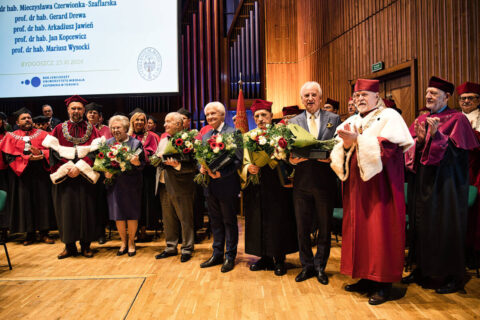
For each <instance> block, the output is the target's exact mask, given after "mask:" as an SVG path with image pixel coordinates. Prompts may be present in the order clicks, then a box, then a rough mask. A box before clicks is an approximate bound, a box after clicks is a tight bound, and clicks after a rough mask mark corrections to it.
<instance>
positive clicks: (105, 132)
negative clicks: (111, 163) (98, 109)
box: [97, 125, 113, 140]
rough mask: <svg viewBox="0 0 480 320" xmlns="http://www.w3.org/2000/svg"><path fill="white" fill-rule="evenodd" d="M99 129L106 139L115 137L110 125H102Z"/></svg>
mask: <svg viewBox="0 0 480 320" xmlns="http://www.w3.org/2000/svg"><path fill="white" fill-rule="evenodd" d="M97 130H98V133H99V134H100V136H102V137H105V139H106V140H108V139H110V138H113V136H112V133H111V132H110V128H109V127H108V126H105V125H100V126H99V127H98V128H97Z"/></svg>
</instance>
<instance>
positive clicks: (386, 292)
mask: <svg viewBox="0 0 480 320" xmlns="http://www.w3.org/2000/svg"><path fill="white" fill-rule="evenodd" d="M379 285H380V286H382V288H380V289H379V290H378V291H377V292H375V293H374V294H373V295H372V296H371V297H370V298H369V299H368V303H369V304H370V305H372V306H377V305H379V304H382V303H385V302H387V301H388V300H389V298H390V290H391V288H392V285H391V284H379Z"/></svg>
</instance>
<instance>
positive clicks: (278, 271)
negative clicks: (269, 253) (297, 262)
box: [273, 261, 287, 276]
mask: <svg viewBox="0 0 480 320" xmlns="http://www.w3.org/2000/svg"><path fill="white" fill-rule="evenodd" d="M273 273H274V274H275V275H276V276H283V275H284V274H286V273H287V267H286V266H285V262H283V261H282V262H277V263H275V270H274V271H273Z"/></svg>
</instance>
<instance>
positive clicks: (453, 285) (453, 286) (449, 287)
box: [435, 280, 466, 294]
mask: <svg viewBox="0 0 480 320" xmlns="http://www.w3.org/2000/svg"><path fill="white" fill-rule="evenodd" d="M458 291H459V292H461V293H466V292H465V289H464V288H463V286H462V284H461V283H460V282H459V281H455V280H452V281H450V282H448V283H447V284H446V285H444V286H442V287H440V288H438V289H435V292H436V293H438V294H448V293H455V292H458Z"/></svg>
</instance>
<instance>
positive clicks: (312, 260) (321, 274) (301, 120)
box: [289, 82, 341, 285]
mask: <svg viewBox="0 0 480 320" xmlns="http://www.w3.org/2000/svg"><path fill="white" fill-rule="evenodd" d="M300 96H301V99H302V103H303V105H304V106H305V109H306V110H305V111H304V112H302V113H301V114H299V115H297V116H296V117H294V118H292V119H291V120H289V123H294V124H297V125H299V126H301V127H302V128H304V129H306V130H308V131H309V132H310V133H311V134H312V135H313V136H315V137H317V139H319V140H328V139H331V138H333V135H334V133H335V129H336V128H337V126H338V125H339V124H340V123H341V121H340V117H339V116H338V115H336V114H334V113H331V112H327V111H323V110H320V104H321V102H322V89H321V87H320V85H319V84H318V83H317V82H306V83H305V84H304V85H303V86H302V89H301V90H300ZM329 162H330V160H311V159H307V158H295V157H290V163H292V164H293V165H295V166H296V167H295V177H294V180H293V202H294V207H295V217H296V220H297V233H298V245H299V252H300V262H301V263H302V267H303V269H302V271H301V272H300V273H299V274H298V275H297V277H296V278H295V281H297V282H300V281H304V280H307V279H309V278H312V277H314V276H316V277H317V280H318V281H319V282H320V283H321V284H324V285H326V284H328V277H327V275H326V273H325V267H326V265H327V261H328V257H329V256H330V232H331V219H332V214H333V204H334V200H335V195H336V180H335V173H334V172H333V171H332V169H331V168H330V165H329ZM312 226H315V228H312ZM313 229H316V230H318V237H317V243H316V245H317V253H316V254H315V257H314V256H313V252H312V247H311V240H310V234H311V233H312V232H314V231H315V230H313Z"/></svg>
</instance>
